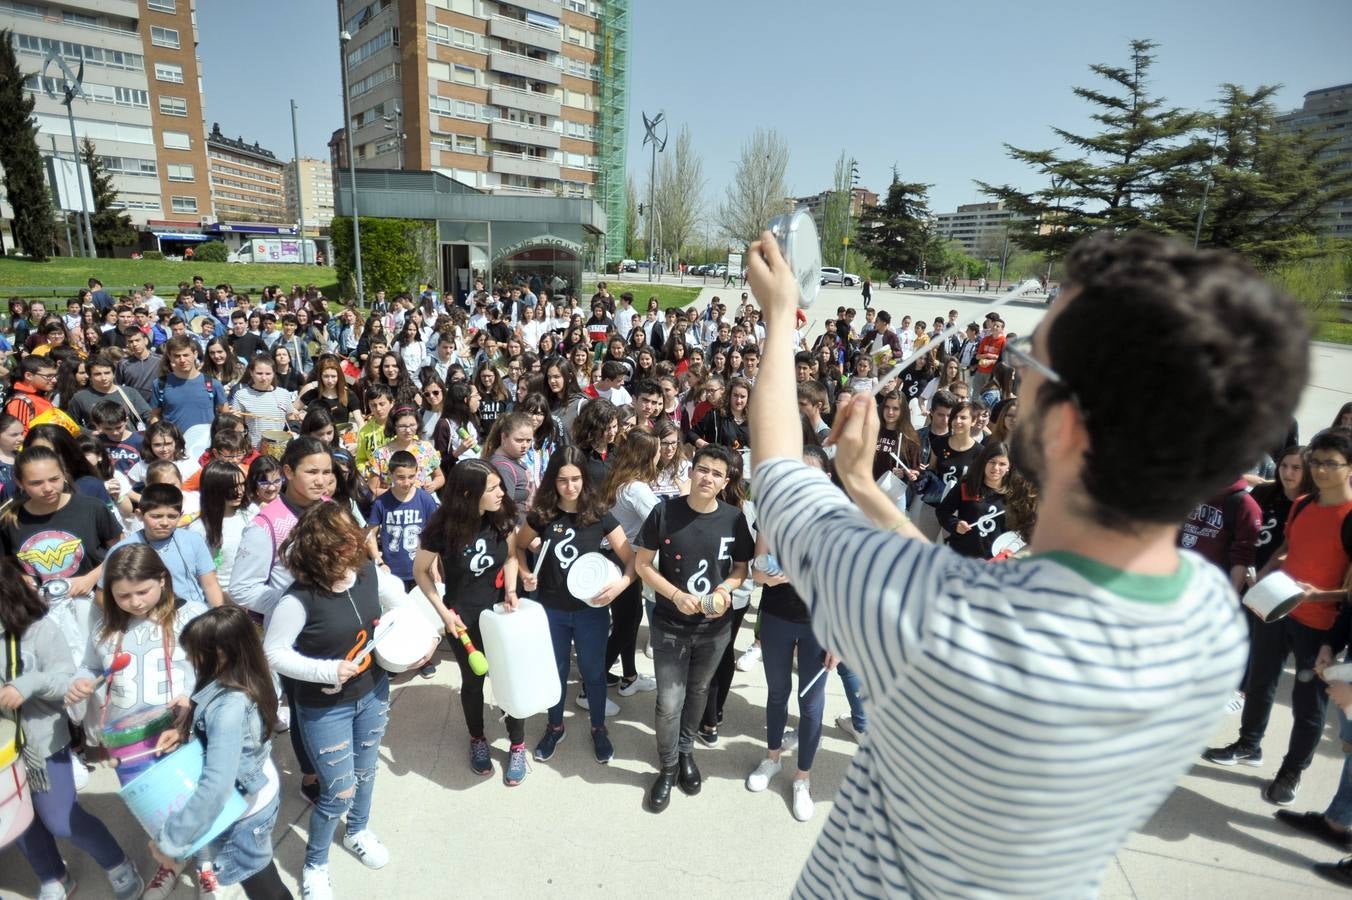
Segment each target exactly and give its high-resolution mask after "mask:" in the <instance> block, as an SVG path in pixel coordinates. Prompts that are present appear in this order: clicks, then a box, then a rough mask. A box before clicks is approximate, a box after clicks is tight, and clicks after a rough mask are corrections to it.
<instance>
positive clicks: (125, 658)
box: [90, 650, 131, 691]
mask: <svg viewBox="0 0 1352 900" xmlns="http://www.w3.org/2000/svg"><path fill="white" fill-rule="evenodd" d="M129 665H131V654H130V653H128V652H127V651H125V650H123V651H122V652H121V653H119V654H117V655H116V656H114V657H113V661H112V662H111V663H109V664H108V668H106V669H104V670H103V674H102V675H100V676H99V677H98V678H95V679H94V686H93V687H92V688H91V689H90V690H95V691H97V690H98V689H99V688H100V687H102V685H103V683H104V682H105V681H107V680H108V679H109V678H111V677H113V675H114V674H115V673H117V672H121V671H122V670H123V669H125V668H126V667H127V666H129Z"/></svg>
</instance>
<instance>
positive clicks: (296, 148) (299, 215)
mask: <svg viewBox="0 0 1352 900" xmlns="http://www.w3.org/2000/svg"><path fill="white" fill-rule="evenodd" d="M291 152H292V153H294V154H295V157H296V234H298V235H299V236H300V264H301V265H302V266H304V265H309V263H310V260H309V255H310V254H309V253H308V252H306V249H305V192H304V190H303V189H302V188H301V175H300V171H301V170H300V129H299V128H298V127H297V126H296V101H295V100H294V99H293V100H292V101H291Z"/></svg>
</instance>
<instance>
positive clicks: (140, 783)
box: [117, 741, 249, 855]
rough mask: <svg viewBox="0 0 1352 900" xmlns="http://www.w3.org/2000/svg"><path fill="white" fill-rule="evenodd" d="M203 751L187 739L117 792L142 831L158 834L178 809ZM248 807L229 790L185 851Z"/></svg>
mask: <svg viewBox="0 0 1352 900" xmlns="http://www.w3.org/2000/svg"><path fill="white" fill-rule="evenodd" d="M203 759H204V751H203V750H202V745H201V744H200V743H199V742H197V741H189V742H188V743H186V744H184V745H183V746H182V747H179V748H178V749H177V750H175V751H174V752H173V753H170V754H169V755H168V756H166V757H164V759H161V760H160V761H159V762H157V763H155V764H154V765H153V766H151V767H150V768H149V769H146V770H145V771H144V772H142V773H141V774H140V775H138V776H137V777H136V778H135V779H134V780H133V781H132V782H131V783H130V784H127V785H125V786H124V787H123V788H122V789H121V790H120V791H118V792H117V794H118V796H119V797H121V798H122V801H123V802H124V803H126V804H127V809H129V810H131V814H132V815H133V816H135V817H136V821H138V822H140V823H141V827H142V828H144V829H145V830H146V834H148V835H150V836H151V837H152V838H155V837H158V836H159V833H160V829H161V828H163V827H164V823H165V822H166V821H167V820H168V819H169V817H170V816H172V815H173V814H174V813H176V812H178V811H179V810H181V809H182V808H183V807H184V805H186V804H187V802H188V800H189V799H190V798H191V797H192V795H193V792H194V791H195V790H197V782H198V781H199V780H201V778H202V763H203ZM248 808H249V804H248V802H247V801H246V800H245V799H244V795H242V794H241V793H240V792H239V791H238V790H237V789H236V790H232V791H231V792H230V794H229V797H228V799H227V800H226V801H225V808H224V809H222V810H221V814H220V815H219V816H217V817H216V820H215V821H214V822H212V823H211V825H210V827H208V828H207V830H206V833H205V834H204V835H202V837H201V838H199V839H198V841H197V842H196V843H195V844H193V845H192V847H191V848H190V849H189V851H188V853H189V855H191V854H193V853H195V852H197V851H198V850H200V849H202V848H203V847H205V846H206V845H207V844H209V843H211V841H212V840H214V839H215V838H216V836H217V835H219V834H220V833H221V832H223V831H225V829H227V828H229V827H230V826H231V825H233V824H235V823H236V822H238V821H239V818H240V816H242V815H244V813H245V811H246V810H247V809H248Z"/></svg>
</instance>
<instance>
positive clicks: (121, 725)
mask: <svg viewBox="0 0 1352 900" xmlns="http://www.w3.org/2000/svg"><path fill="white" fill-rule="evenodd" d="M173 724H174V711H173V710H171V709H168V708H163V709H160V708H156V709H143V710H140V711H138V712H134V713H132V714H131V715H127V716H123V717H122V718H120V719H118V720H116V721H113V722H109V723H108V724H107V725H105V726H104V728H103V746H104V747H105V748H106V749H107V750H108V755H109V756H111V757H112V758H113V759H115V760H117V763H118V765H123V764H128V763H137V762H140V761H141V760H144V759H147V758H149V757H151V756H154V755H155V744H157V743H158V742H159V739H160V734H161V733H163V732H164V731H166V730H167V729H169V728H170V727H171V726H172V725H173Z"/></svg>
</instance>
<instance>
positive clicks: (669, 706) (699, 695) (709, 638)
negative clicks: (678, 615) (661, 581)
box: [652, 619, 732, 769]
mask: <svg viewBox="0 0 1352 900" xmlns="http://www.w3.org/2000/svg"><path fill="white" fill-rule="evenodd" d="M652 635H653V668H654V670H655V671H656V672H657V713H656V721H655V723H654V726H655V728H656V731H657V755H658V758H659V761H660V764H661V766H662V768H664V769H670V768H672V767H674V766H675V765H676V763H677V761H678V754H679V753H690V752H692V751H693V750H694V748H695V729H697V728H699V723H700V719H701V718H702V717H703V716H704V705H705V699H706V697H707V695H708V692H709V680H710V679H711V678H713V675H714V670H715V669H716V668H718V661H719V660H720V659H722V657H723V650H724V648H726V647H727V646H728V641H730V640H731V639H732V638H731V635H732V629H730V628H727V627H724V628H719V629H717V630H716V631H703V632H698V633H693V634H692V633H690V632H686V631H675V630H672V629H670V627H669V626H667V625H665V624H664V623H663V622H662V621H661V620H660V619H658V620H657V621H656V622H654V623H653V632H652Z"/></svg>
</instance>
